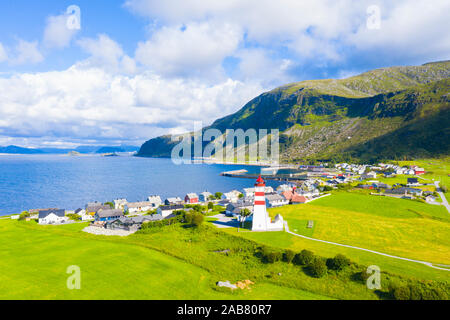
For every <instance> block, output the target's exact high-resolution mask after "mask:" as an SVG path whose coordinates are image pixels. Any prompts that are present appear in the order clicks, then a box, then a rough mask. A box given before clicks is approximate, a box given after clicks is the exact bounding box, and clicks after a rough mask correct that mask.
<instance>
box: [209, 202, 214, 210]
mask: <svg viewBox="0 0 450 320" xmlns="http://www.w3.org/2000/svg"><path fill="white" fill-rule="evenodd" d="M212 209H214V203H212V202H208V210H212Z"/></svg>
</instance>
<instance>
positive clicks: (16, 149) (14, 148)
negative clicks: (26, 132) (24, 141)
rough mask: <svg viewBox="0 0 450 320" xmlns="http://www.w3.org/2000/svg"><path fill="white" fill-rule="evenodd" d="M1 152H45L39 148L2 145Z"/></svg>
mask: <svg viewBox="0 0 450 320" xmlns="http://www.w3.org/2000/svg"><path fill="white" fill-rule="evenodd" d="M0 153H8V154H42V153H44V152H43V151H42V150H39V149H31V148H22V147H18V146H7V147H0Z"/></svg>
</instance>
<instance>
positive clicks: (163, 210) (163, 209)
mask: <svg viewBox="0 0 450 320" xmlns="http://www.w3.org/2000/svg"><path fill="white" fill-rule="evenodd" d="M177 210H186V211H188V210H189V209H184V206H183V205H182V204H176V205H168V206H160V207H159V208H158V210H157V211H156V212H157V213H158V214H159V215H161V216H162V217H163V218H165V217H167V216H169V215H171V214H172V213H173V212H174V211H177Z"/></svg>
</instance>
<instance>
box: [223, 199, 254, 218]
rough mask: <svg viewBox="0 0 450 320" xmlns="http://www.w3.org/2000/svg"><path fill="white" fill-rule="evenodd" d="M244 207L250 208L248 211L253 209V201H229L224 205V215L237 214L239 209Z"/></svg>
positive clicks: (239, 212) (239, 211)
mask: <svg viewBox="0 0 450 320" xmlns="http://www.w3.org/2000/svg"><path fill="white" fill-rule="evenodd" d="M244 209H248V210H250V212H252V211H253V201H248V202H244V201H240V202H235V203H230V204H228V205H227V207H226V211H225V215H227V216H229V217H232V216H237V215H240V214H241V211H242V210H244Z"/></svg>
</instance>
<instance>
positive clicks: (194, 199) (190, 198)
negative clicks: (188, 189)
mask: <svg viewBox="0 0 450 320" xmlns="http://www.w3.org/2000/svg"><path fill="white" fill-rule="evenodd" d="M184 202H185V203H188V204H195V203H198V195H197V194H195V193H188V194H187V195H186V196H185V197H184Z"/></svg>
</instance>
